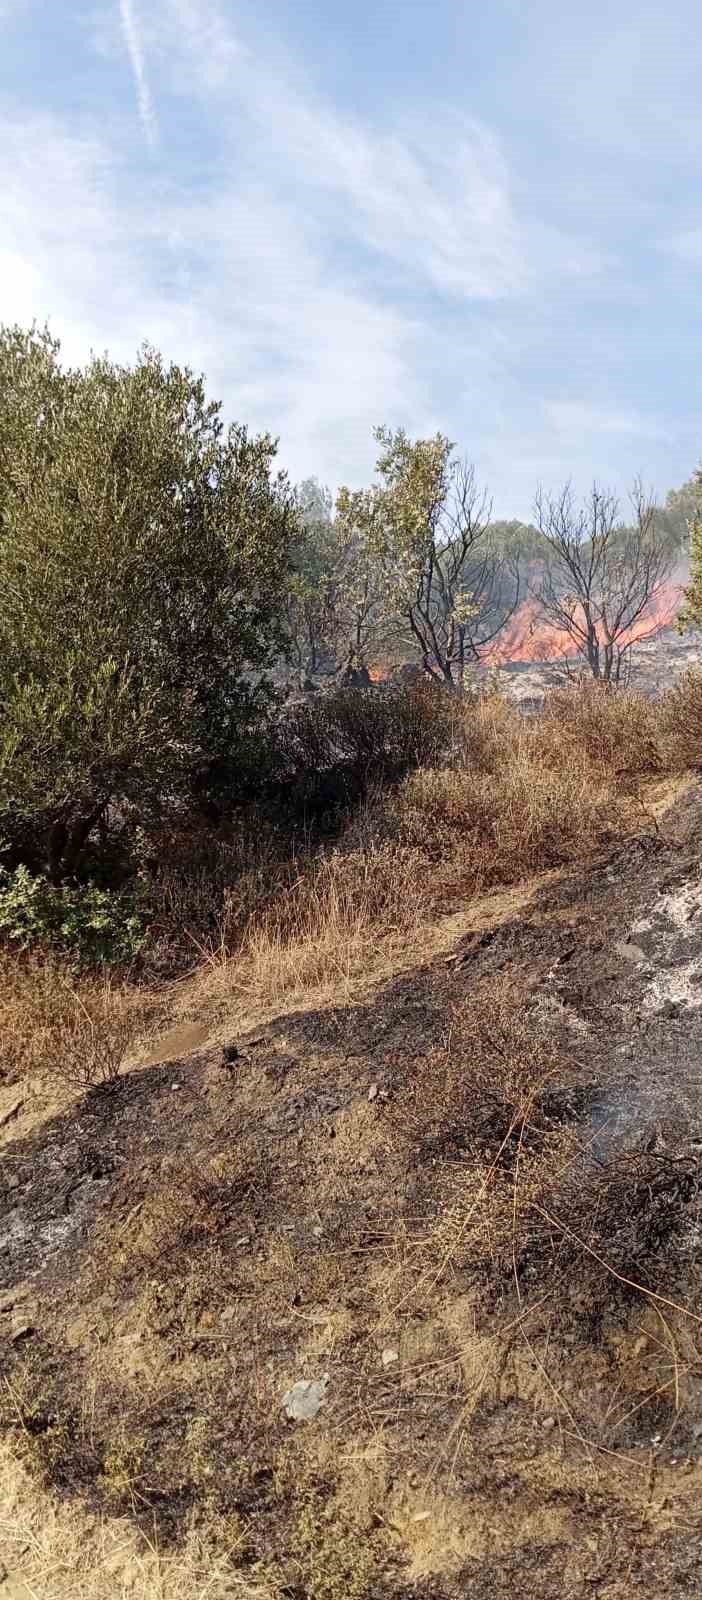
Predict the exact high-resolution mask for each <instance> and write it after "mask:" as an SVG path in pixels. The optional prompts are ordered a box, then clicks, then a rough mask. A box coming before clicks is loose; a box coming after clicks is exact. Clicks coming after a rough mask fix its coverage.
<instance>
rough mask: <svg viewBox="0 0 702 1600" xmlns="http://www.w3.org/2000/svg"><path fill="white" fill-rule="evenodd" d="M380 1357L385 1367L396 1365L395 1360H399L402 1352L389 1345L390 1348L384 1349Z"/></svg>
mask: <svg viewBox="0 0 702 1600" xmlns="http://www.w3.org/2000/svg"><path fill="white" fill-rule="evenodd" d="M380 1359H381V1361H382V1363H383V1366H384V1367H394V1365H395V1362H396V1361H399V1359H400V1352H399V1350H395V1349H394V1348H393V1346H392V1345H388V1348H387V1349H386V1350H384V1351H383V1353H382V1355H381V1357H380Z"/></svg>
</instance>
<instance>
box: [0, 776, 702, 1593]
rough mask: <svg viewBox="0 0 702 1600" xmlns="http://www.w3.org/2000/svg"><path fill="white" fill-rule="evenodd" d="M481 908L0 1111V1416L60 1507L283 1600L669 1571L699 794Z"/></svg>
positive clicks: (691, 1184) (694, 1280) (698, 1438)
mask: <svg viewBox="0 0 702 1600" xmlns="http://www.w3.org/2000/svg"><path fill="white" fill-rule="evenodd" d="M485 904H486V908H487V911H486V916H485V920H484V926H483V927H478V928H477V929H475V928H473V929H472V931H470V932H469V933H467V934H466V935H465V936H464V937H462V938H461V937H459V938H458V941H457V943H456V947H455V949H454V950H453V951H452V953H451V955H450V956H449V957H448V958H447V957H446V956H444V955H442V956H440V957H437V958H436V959H434V960H432V961H431V962H429V963H427V964H426V965H424V966H421V965H420V966H418V967H417V968H416V970H413V971H411V972H403V973H402V974H401V975H400V976H398V977H397V978H395V979H393V980H391V981H389V982H385V983H383V984H382V985H380V986H379V987H378V988H377V990H376V991H375V992H373V993H371V995H370V996H369V997H368V996H367V997H366V998H364V999H363V1001H359V1002H358V1003H356V1004H349V1005H346V1006H343V1007H339V1008H336V1009H334V1008H333V1007H332V1008H329V1007H325V1008H322V1009H319V1010H310V1011H307V1012H298V1013H295V1014H294V1015H285V1016H280V1017H278V1018H274V1019H272V1020H271V1021H269V1022H268V1023H267V1024H266V1026H265V1028H259V1029H255V1028H254V1029H252V1030H250V1032H249V1033H248V1035H246V1036H242V1037H240V1038H238V1039H237V1040H236V1041H231V1043H232V1044H233V1045H235V1050H230V1051H229V1052H228V1054H229V1055H230V1056H232V1057H233V1059H229V1060H228V1059H226V1058H225V1053H224V1052H223V1051H222V1049H221V1047H220V1046H219V1045H218V1046H217V1047H216V1048H214V1047H213V1048H202V1049H200V1050H195V1051H194V1052H193V1053H192V1054H191V1055H188V1056H185V1057H182V1058H179V1059H174V1060H170V1061H167V1062H161V1063H159V1064H157V1065H151V1066H146V1067H143V1068H142V1069H140V1070H136V1071H133V1072H131V1073H130V1074H129V1075H127V1076H125V1077H124V1078H122V1079H121V1080H120V1081H118V1083H117V1084H116V1085H114V1086H112V1087H110V1088H109V1089H104V1090H99V1091H97V1090H93V1091H91V1092H89V1093H87V1094H85V1095H84V1096H83V1098H82V1099H80V1100H79V1101H78V1102H77V1103H74V1104H72V1105H71V1106H70V1107H69V1108H68V1109H67V1110H64V1111H63V1112H62V1113H61V1114H58V1115H55V1116H54V1117H53V1118H49V1119H48V1120H46V1121H44V1122H42V1123H40V1124H38V1125H36V1126H34V1127H33V1128H31V1129H30V1130H28V1131H26V1132H24V1133H22V1131H21V1127H20V1128H19V1131H16V1132H14V1133H13V1127H14V1124H13V1122H12V1121H8V1123H7V1124H6V1126H5V1128H4V1129H3V1132H2V1137H3V1139H4V1144H3V1146H2V1168H1V1170H0V1368H1V1371H2V1375H3V1377H4V1379H5V1380H6V1381H5V1384H4V1387H3V1399H2V1401H0V1418H1V1419H2V1425H3V1427H4V1429H5V1431H6V1434H7V1436H8V1437H9V1438H10V1439H11V1440H12V1442H13V1447H16V1448H17V1450H18V1452H20V1453H21V1454H23V1455H24V1456H25V1457H26V1458H27V1459H28V1460H30V1461H31V1464H32V1470H33V1471H36V1472H37V1473H40V1474H41V1475H42V1476H43V1478H44V1480H45V1481H47V1482H49V1483H50V1484H51V1485H52V1487H53V1488H54V1489H55V1490H56V1491H57V1492H58V1493H59V1494H60V1495H61V1496H64V1497H67V1498H70V1499H71V1500H72V1501H74V1502H75V1503H76V1504H80V1505H82V1506H86V1507H87V1508H88V1509H90V1510H95V1509H96V1508H97V1509H104V1510H106V1511H107V1512H119V1513H126V1514H127V1515H128V1516H129V1517H130V1518H132V1519H133V1520H134V1521H136V1522H138V1523H141V1524H142V1525H143V1526H144V1527H146V1528H150V1529H151V1528H153V1527H154V1526H156V1527H157V1528H158V1533H159V1538H160V1539H161V1540H162V1541H163V1543H164V1545H165V1546H167V1545H168V1544H169V1543H170V1544H176V1543H177V1542H178V1541H179V1540H180V1539H182V1537H183V1535H184V1532H185V1530H192V1528H193V1527H196V1528H200V1529H201V1531H202V1536H203V1538H204V1539H210V1540H211V1541H212V1545H213V1549H218V1550H221V1549H222V1548H223V1547H224V1546H225V1545H226V1547H227V1548H228V1549H231V1550H233V1552H234V1554H233V1555H232V1558H231V1559H232V1570H233V1572H234V1574H235V1579H236V1583H237V1584H238V1585H240V1584H241V1583H246V1584H250V1585H252V1586H253V1587H254V1588H263V1590H264V1591H265V1592H270V1593H274V1594H286V1595H290V1596H294V1597H296V1600H297V1597H299V1600H304V1597H306V1596H310V1597H314V1600H326V1597H333V1596H334V1595H335V1594H336V1593H337V1592H341V1591H342V1590H343V1591H346V1592H348V1591H349V1590H350V1591H351V1593H352V1594H354V1595H357V1596H359V1597H361V1596H365V1595H373V1596H376V1595H377V1596H395V1597H399V1596H405V1595H407V1596H410V1595H421V1596H426V1597H427V1600H428V1597H429V1596H430V1595H431V1596H435V1597H436V1600H439V1597H440V1596H445V1597H448V1600H451V1597H456V1596H459V1595H460V1596H464V1595H470V1596H476V1597H485V1600H487V1597H488V1596H490V1597H492V1596H499V1595H502V1594H505V1595H506V1594H508V1593H510V1594H511V1593H512V1592H513V1591H514V1589H515V1587H516V1588H517V1589H522V1588H528V1589H529V1590H530V1591H531V1593H532V1594H533V1595H534V1596H535V1597H539V1600H540V1597H543V1600H547V1597H551V1596H554V1597H555V1596H556V1595H558V1596H559V1597H560V1596H581V1595H582V1596H584V1595H595V1596H600V1597H603V1600H620V1597H622V1600H623V1597H624V1596H625V1595H626V1596H629V1595H631V1594H634V1593H638V1592H648V1593H653V1594H655V1595H656V1596H661V1597H666V1596H678V1595H691V1594H698V1593H699V1592H700V1591H701V1590H702V1541H701V1539H700V1535H701V1534H702V1510H701V1509H700V1506H701V1504H702V1502H701V1500H700V1490H701V1489H702V1460H701V1459H700V1456H701V1455H702V1350H701V1349H700V1338H699V1336H700V1334H702V1325H701V1322H700V1318H701V1316H702V1304H701V1298H702V1297H701V1295H700V1287H701V1282H700V1262H699V1253H700V1232H699V1223H698V1205H699V1199H698V1192H699V1183H698V1162H699V1152H700V1151H701V1150H702V1074H700V1070H699V1068H700V1046H701V1045H702V981H698V975H699V979H700V980H702V795H701V794H700V791H699V790H698V789H695V790H693V791H690V792H688V793H687V794H686V795H685V796H683V797H682V798H681V799H679V800H678V802H677V803H676V805H675V806H673V808H672V810H671V811H669V812H668V813H667V814H666V815H665V816H664V817H663V818H661V819H660V821H659V823H657V824H656V823H654V822H653V821H652V820H649V819H647V820H646V821H645V822H644V824H643V826H642V829H641V832H640V833H639V834H638V835H637V836H635V837H631V838H628V839H627V840H626V841H624V842H620V843H619V844H615V845H612V846H611V847H608V848H607V849H606V850H605V851H603V852H601V853H600V854H598V855H596V856H594V857H593V858H592V860H590V861H589V862H587V863H586V865H585V866H580V867H578V869H577V870H575V871H573V872H572V873H563V872H561V873H552V874H550V876H549V877H548V878H547V879H545V880H543V881H542V882H541V884H540V885H539V884H537V885H536V886H533V887H532V889H531V890H530V892H529V895H528V898H527V901H526V902H524V900H523V901H522V903H521V905H520V903H519V897H518V896H515V898H514V913H513V914H510V913H509V910H508V909H507V911H505V903H503V905H502V911H501V913H500V915H496V914H495V913H493V914H490V901H489V900H488V901H486V903H485ZM495 904H496V905H497V904H499V897H497V898H496V900H495ZM507 904H508V903H507ZM324 1374H328V1377H329V1383H328V1388H327V1392H326V1396H325V1402H324V1405H323V1407H322V1408H321V1409H320V1411H319V1414H318V1416H317V1418H316V1420H314V1421H313V1422H308V1423H294V1422H290V1421H288V1420H287V1418H286V1417H285V1415H284V1413H283V1411H282V1404H281V1403H282V1397H283V1395H284V1394H285V1392H286V1390H287V1389H288V1388H289V1387H290V1385H291V1383H292V1382H293V1381H295V1380H297V1379H307V1378H312V1379H317V1378H321V1377H322V1376H323V1375H324ZM117 1592H121V1591H120V1590H118V1589H117V1588H116V1589H115V1593H117ZM220 1592H221V1593H225V1592H229V1591H228V1590H227V1589H226V1587H223V1588H221V1589H217V1588H213V1589H212V1594H213V1595H214V1596H215V1597H216V1596H217V1595H218V1594H219V1593H220Z"/></svg>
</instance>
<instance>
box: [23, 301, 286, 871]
mask: <svg viewBox="0 0 702 1600" xmlns="http://www.w3.org/2000/svg"><path fill="white" fill-rule="evenodd" d="M274 458H275V445H274V443H273V442H272V440H271V439H270V438H269V437H267V436H265V435H264V436H261V437H256V438H254V437H250V436H249V435H248V433H247V430H246V428H245V427H242V426H232V427H229V428H225V426H224V423H223V421H222V418H221V415H220V407H219V405H218V404H216V403H214V402H212V401H209V400H208V399H207V397H206V394H205V389H204V385H203V382H202V380H201V379H200V378H198V377H196V376H194V375H193V373H192V372H191V371H189V370H188V369H187V368H180V367H178V366H166V365H165V364H164V362H163V360H162V358H161V356H160V355H159V354H158V353H157V352H156V351H154V350H152V349H149V348H145V349H144V350H142V352H141V353H140V355H139V357H138V359H137V361H136V362H135V364H134V365H133V366H131V367H129V366H119V365H116V364H115V363H114V362H112V361H110V360H108V359H107V358H103V359H97V358H93V359H91V360H90V361H89V362H88V364H87V365H86V366H85V367H84V368H82V369H76V370H70V369H64V368H62V367H61V365H60V360H59V350H58V347H57V345H56V343H55V342H54V341H53V340H52V339H51V338H50V336H49V335H48V333H46V332H37V331H35V330H30V331H29V332H26V331H22V330H21V329H18V328H5V329H0V719H1V720H0V843H2V842H3V841H4V842H5V843H9V844H11V845H12V846H13V847H14V849H15V854H16V855H17V854H19V856H20V858H22V852H24V858H25V859H28V860H30V861H31V862H32V864H34V865H35V866H39V867H40V868H41V869H42V870H48V871H49V873H50V874H51V876H52V878H53V879H54V881H61V880H63V879H65V878H67V877H70V876H71V875H72V874H74V873H75V872H76V870H77V869H78V867H79V865H80V862H81V858H82V855H83V852H84V850H85V846H86V842H87V840H88V837H89V835H90V833H91V830H92V829H93V828H94V827H95V826H96V824H97V823H98V822H99V821H101V820H102V821H103V824H104V822H105V819H108V818H110V817H116V816H118V815H119V814H120V812H121V813H124V811H125V809H127V808H129V809H131V811H132V812H133V813H134V814H135V815H136V816H137V818H138V817H142V816H144V815H145V814H146V813H147V812H148V811H149V810H150V809H151V808H153V807H157V806H159V805H163V804H170V803H172V802H174V801H177V800H178V799H179V797H180V798H182V797H183V796H184V795H186V794H187V793H188V792H189V790H190V788H191V786H192V784H193V783H194V781H195V780H196V778H197V777H198V775H201V774H202V772H203V770H206V769H207V766H208V764H209V763H212V762H215V761H217V760H221V759H225V758H226V759H227V760H229V761H231V759H232V753H233V752H235V751H236V749H237V747H238V745H239V744H240V743H241V741H243V740H245V739H246V737H247V736H248V735H250V734H251V732H252V731H253V730H254V729H255V727H256V726H257V723H258V721H259V719H260V718H261V716H262V715H263V713H264V710H265V707H266V704H267V701H268V697H269V693H270V691H269V686H268V681H267V678H266V669H267V668H268V666H269V665H270V664H271V662H272V660H273V657H274V655H275V654H276V653H277V652H278V651H279V650H280V648H281V638H282V635H281V627H280V608H281V597H282V591H283V588H284V584H285V577H286V569H287V553H288V547H289V543H290V539H291V535H292V533H293V532H294V529H295V528H296V526H297V516H296V510H295V505H294V500H293V496H292V494H291V492H290V490H289V488H288V484H287V481H286V479H285V477H284V476H282V475H277V476H276V475H275V473H274Z"/></svg>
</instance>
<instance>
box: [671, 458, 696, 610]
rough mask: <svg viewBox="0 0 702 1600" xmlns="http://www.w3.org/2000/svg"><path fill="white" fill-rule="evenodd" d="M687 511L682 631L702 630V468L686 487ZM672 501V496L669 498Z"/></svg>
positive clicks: (684, 490)
mask: <svg viewBox="0 0 702 1600" xmlns="http://www.w3.org/2000/svg"><path fill="white" fill-rule="evenodd" d="M681 492H684V493H685V509H686V512H687V513H688V522H687V526H688V541H689V544H688V552H689V562H690V572H689V579H688V584H687V587H686V589H685V591H684V594H683V606H682V610H681V612H680V616H679V618H678V626H679V629H680V631H681V632H682V631H683V629H685V628H688V627H693V628H702V468H701V469H700V471H699V472H698V473H697V474H696V475H695V477H694V479H692V480H691V482H690V483H689V484H685V485H684V489H683V491H681ZM668 499H670V496H668Z"/></svg>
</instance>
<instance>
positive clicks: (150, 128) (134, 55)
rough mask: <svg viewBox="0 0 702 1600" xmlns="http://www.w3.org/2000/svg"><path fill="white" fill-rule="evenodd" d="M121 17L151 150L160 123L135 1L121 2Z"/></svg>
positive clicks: (138, 100) (141, 115)
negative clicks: (150, 84)
mask: <svg viewBox="0 0 702 1600" xmlns="http://www.w3.org/2000/svg"><path fill="white" fill-rule="evenodd" d="M119 15H120V21H121V24H122V32H123V34H124V42H125V45H126V47H127V54H128V56H129V60H130V63H131V68H132V72H133V74H134V85H135V88H136V97H137V107H138V111H139V120H140V122H141V125H142V128H143V129H144V133H145V135H146V139H147V142H148V144H149V145H150V147H151V149H152V150H153V149H155V147H156V144H157V141H158V122H157V120H156V111H155V108H154V103H153V99H152V97H151V90H150V88H149V82H148V78H147V76H146V62H145V58H144V46H143V43H142V35H141V27H140V24H139V21H138V19H137V14H136V11H135V9H134V0H119Z"/></svg>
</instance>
